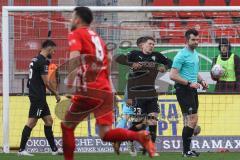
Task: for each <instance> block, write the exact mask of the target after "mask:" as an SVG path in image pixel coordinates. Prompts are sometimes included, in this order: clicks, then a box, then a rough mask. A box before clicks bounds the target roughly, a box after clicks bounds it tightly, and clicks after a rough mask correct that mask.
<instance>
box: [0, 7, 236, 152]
mask: <svg viewBox="0 0 240 160" xmlns="http://www.w3.org/2000/svg"><path fill="white" fill-rule="evenodd" d="M75 7H76V6H3V7H2V60H3V61H2V66H3V67H2V68H3V71H2V76H3V81H2V86H3V90H2V92H3V124H2V127H3V152H4V153H9V12H28V11H29V12H39V11H46V12H50V11H72V10H73V9H74V8H75ZM89 8H90V9H91V10H92V11H104V12H153V11H164V12H172V11H173V12H177V11H199V12H207V11H210V12H212V11H219V12H221V11H226V12H230V11H231V12H233V11H240V6H194V7H193V6H184V7H183V6H166V7H162V6H161V7H160V6H159V7H157V6H91V7H89Z"/></svg>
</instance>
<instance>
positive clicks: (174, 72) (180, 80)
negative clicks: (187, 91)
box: [170, 68, 200, 89]
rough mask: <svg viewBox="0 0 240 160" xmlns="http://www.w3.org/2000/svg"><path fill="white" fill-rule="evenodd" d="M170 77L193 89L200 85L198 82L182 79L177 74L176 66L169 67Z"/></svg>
mask: <svg viewBox="0 0 240 160" xmlns="http://www.w3.org/2000/svg"><path fill="white" fill-rule="evenodd" d="M170 79H171V80H173V81H175V82H177V83H179V84H182V85H186V86H187V85H189V87H191V88H195V89H198V88H199V87H200V84H199V83H193V82H189V81H187V80H185V79H183V78H182V77H181V76H180V75H179V72H178V70H177V69H176V68H171V70H170Z"/></svg>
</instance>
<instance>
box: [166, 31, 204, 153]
mask: <svg viewBox="0 0 240 160" xmlns="http://www.w3.org/2000/svg"><path fill="white" fill-rule="evenodd" d="M185 38H186V47H185V48H183V49H182V50H180V51H179V52H178V53H177V55H176V56H175V57H174V60H173V65H172V69H171V71H170V79H172V80H173V81H175V88H176V96H177V100H178V103H179V105H180V107H181V111H182V114H183V117H184V128H183V131H182V140H183V156H184V157H197V156H199V153H197V152H196V151H193V150H191V149H190V145H191V138H192V136H193V134H194V129H195V127H196V126H197V122H198V114H197V112H198V105H199V103H198V93H197V89H198V88H200V86H202V87H203V89H207V88H208V84H207V83H206V82H205V81H204V80H203V79H202V77H201V76H200V75H199V73H198V72H199V58H198V52H197V51H196V50H195V49H196V48H197V46H198V40H199V36H198V31H197V30H195V29H189V30H187V31H186V33H185Z"/></svg>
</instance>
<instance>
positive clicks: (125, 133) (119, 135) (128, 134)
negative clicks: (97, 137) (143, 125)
mask: <svg viewBox="0 0 240 160" xmlns="http://www.w3.org/2000/svg"><path fill="white" fill-rule="evenodd" d="M130 140H133V141H138V140H139V138H138V133H137V132H134V131H130V130H127V129H123V128H116V129H112V130H110V131H108V132H107V133H106V134H105V136H104V137H103V141H109V142H116V141H130Z"/></svg>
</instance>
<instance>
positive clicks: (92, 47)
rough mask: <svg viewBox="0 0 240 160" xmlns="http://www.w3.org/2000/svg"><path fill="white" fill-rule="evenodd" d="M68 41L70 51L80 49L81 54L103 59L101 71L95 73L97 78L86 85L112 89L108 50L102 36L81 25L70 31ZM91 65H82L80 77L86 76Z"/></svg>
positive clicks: (99, 59)
mask: <svg viewBox="0 0 240 160" xmlns="http://www.w3.org/2000/svg"><path fill="white" fill-rule="evenodd" d="M68 42H69V49H70V52H71V51H79V52H80V54H84V55H90V56H94V57H96V58H97V59H98V61H101V65H102V66H101V69H100V70H99V72H98V73H97V74H95V76H96V78H95V80H94V81H91V82H84V83H85V84H86V86H87V87H90V88H95V89H100V90H108V91H111V85H110V80H109V66H108V64H109V62H108V52H107V47H106V44H105V43H104V41H103V40H102V39H101V38H100V36H98V34H97V33H95V32H94V31H92V30H90V29H89V28H88V27H81V28H78V29H76V30H74V31H73V32H71V33H69V36H68ZM91 65H92V64H90V63H89V62H86V64H84V65H83V66H82V69H81V73H79V75H80V77H81V76H84V75H85V73H86V72H88V68H89V67H91ZM81 79H83V77H81ZM80 81H82V80H80ZM81 85H83V84H81Z"/></svg>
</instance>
